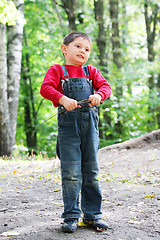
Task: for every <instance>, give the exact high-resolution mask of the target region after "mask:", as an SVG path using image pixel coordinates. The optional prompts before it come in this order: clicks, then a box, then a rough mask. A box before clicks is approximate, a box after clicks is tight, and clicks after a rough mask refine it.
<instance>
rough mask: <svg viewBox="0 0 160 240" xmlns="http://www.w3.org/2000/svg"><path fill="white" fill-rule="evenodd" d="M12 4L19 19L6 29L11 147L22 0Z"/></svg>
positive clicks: (15, 104)
mask: <svg viewBox="0 0 160 240" xmlns="http://www.w3.org/2000/svg"><path fill="white" fill-rule="evenodd" d="M14 3H15V6H16V8H17V9H18V10H19V12H20V14H21V15H20V16H21V17H19V18H18V19H17V22H16V25H15V26H10V27H8V43H7V68H8V104H9V115H10V127H11V129H10V130H11V146H13V145H14V144H15V136H16V126H17V111H18V102H19V86H20V73H21V57H22V39H23V25H24V19H23V18H24V0H14Z"/></svg>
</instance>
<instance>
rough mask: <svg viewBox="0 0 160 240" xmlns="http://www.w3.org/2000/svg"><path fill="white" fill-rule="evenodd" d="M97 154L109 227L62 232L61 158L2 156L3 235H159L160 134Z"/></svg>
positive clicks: (52, 239)
mask: <svg viewBox="0 0 160 240" xmlns="http://www.w3.org/2000/svg"><path fill="white" fill-rule="evenodd" d="M142 142H143V141H142ZM128 146H129V147H128ZM98 157H99V166H100V174H99V179H100V184H101V189H102V192H103V205H102V210H103V218H104V219H105V220H106V221H107V222H108V224H109V228H108V229H107V230H106V231H104V232H96V231H95V230H93V229H90V228H87V227H85V226H79V227H78V230H77V231H76V232H75V233H72V234H65V233H62V232H61V229H60V227H61V222H62V219H61V213H62V211H63V202H62V193H61V180H60V170H59V160H58V159H53V160H46V161H44V160H43V161H42V160H33V159H32V160H23V161H22V160H21V161H20V160H2V159H1V160H0V239H2V240H5V239H7V238H9V239H12V240H62V239H63V240H65V239H69V240H74V239H80V240H90V239H92V240H95V239H98V240H102V239H108V240H153V239H156V240H158V239H160V139H159V138H158V139H156V138H153V139H152V138H151V139H150V140H149V141H145V142H143V144H139V143H138V144H137V145H135V144H134V146H133V142H132V141H130V142H127V144H126V142H125V144H124V143H123V144H120V145H113V146H112V147H106V148H104V149H101V150H100V151H99V156H98ZM80 225H81V223H80Z"/></svg>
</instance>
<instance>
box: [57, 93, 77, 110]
mask: <svg viewBox="0 0 160 240" xmlns="http://www.w3.org/2000/svg"><path fill="white" fill-rule="evenodd" d="M59 104H61V105H63V106H64V107H65V109H66V110H67V111H72V110H73V109H75V108H77V107H79V105H78V103H77V101H76V100H74V99H71V98H68V97H66V96H62V97H61V98H60V99H59Z"/></svg>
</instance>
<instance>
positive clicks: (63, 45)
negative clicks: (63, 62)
mask: <svg viewBox="0 0 160 240" xmlns="http://www.w3.org/2000/svg"><path fill="white" fill-rule="evenodd" d="M61 52H62V53H63V55H66V52H67V46H66V45H65V44H62V46H61Z"/></svg>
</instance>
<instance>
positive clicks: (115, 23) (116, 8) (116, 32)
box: [109, 0, 123, 134]
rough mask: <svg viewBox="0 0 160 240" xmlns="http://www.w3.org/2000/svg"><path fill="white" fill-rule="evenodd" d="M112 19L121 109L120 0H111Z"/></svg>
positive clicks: (119, 125) (113, 49)
mask: <svg viewBox="0 0 160 240" xmlns="http://www.w3.org/2000/svg"><path fill="white" fill-rule="evenodd" d="M109 5H110V19H111V23H112V36H111V42H112V54H113V62H114V65H115V68H116V87H115V96H116V98H117V103H118V105H119V110H120V99H121V98H122V96H123V86H122V79H121V67H122V59H121V46H120V34H119V19H118V13H119V5H118V0H110V1H109ZM119 112H120V111H118V113H117V123H116V131H117V132H119V134H121V133H122V124H121V121H120V114H119Z"/></svg>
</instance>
